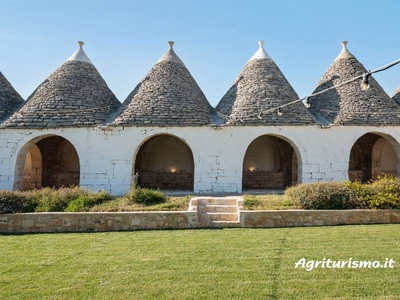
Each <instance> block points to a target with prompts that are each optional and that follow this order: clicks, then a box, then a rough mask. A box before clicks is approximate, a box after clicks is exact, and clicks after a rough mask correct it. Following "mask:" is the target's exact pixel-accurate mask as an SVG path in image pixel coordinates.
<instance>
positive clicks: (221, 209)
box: [199, 205, 238, 213]
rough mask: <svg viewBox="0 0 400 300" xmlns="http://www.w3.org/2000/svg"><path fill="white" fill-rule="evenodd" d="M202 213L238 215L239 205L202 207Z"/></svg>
mask: <svg viewBox="0 0 400 300" xmlns="http://www.w3.org/2000/svg"><path fill="white" fill-rule="evenodd" d="M200 207H201V208H200V209H199V210H200V211H206V212H225V213H237V212H238V207H237V205H206V206H200Z"/></svg>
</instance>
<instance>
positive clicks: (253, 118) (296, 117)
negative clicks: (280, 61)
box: [216, 42, 315, 126]
mask: <svg viewBox="0 0 400 300" xmlns="http://www.w3.org/2000/svg"><path fill="white" fill-rule="evenodd" d="M259 44H260V48H259V49H258V51H257V52H256V53H255V54H254V55H253V57H252V58H251V59H250V60H249V61H248V62H247V64H246V65H245V67H244V68H243V70H242V71H241V72H240V74H239V76H238V77H237V78H236V80H235V81H234V82H233V84H232V86H231V88H230V89H229V90H228V92H227V93H226V94H225V95H224V96H223V97H222V99H221V101H220V102H219V104H218V105H217V107H216V109H217V111H219V112H220V113H222V114H223V115H225V116H227V117H228V121H227V125H254V126H259V125H307V124H315V121H314V118H313V117H312V115H311V114H310V113H309V112H308V111H307V109H306V108H305V107H304V105H303V103H301V102H297V103H295V104H292V105H288V106H285V107H282V108H280V110H281V112H282V115H278V114H277V108H278V107H279V106H281V105H284V104H287V103H289V102H292V101H295V100H297V99H298V95H297V94H296V92H295V91H294V89H293V88H292V86H291V85H290V83H289V82H288V81H287V79H286V77H285V76H284V75H283V73H282V72H281V70H280V69H279V68H278V66H277V65H276V64H275V62H274V61H273V60H272V59H271V57H270V56H269V55H268V54H267V52H266V51H265V50H264V48H263V45H264V42H259ZM260 113H261V114H260Z"/></svg>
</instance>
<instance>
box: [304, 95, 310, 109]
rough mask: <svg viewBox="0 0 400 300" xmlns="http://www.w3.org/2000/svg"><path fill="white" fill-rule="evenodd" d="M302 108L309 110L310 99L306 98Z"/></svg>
mask: <svg viewBox="0 0 400 300" xmlns="http://www.w3.org/2000/svg"><path fill="white" fill-rule="evenodd" d="M304 106H305V107H306V108H310V106H311V103H310V97H307V98H306V103H305V104H304Z"/></svg>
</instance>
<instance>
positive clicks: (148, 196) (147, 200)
mask: <svg viewBox="0 0 400 300" xmlns="http://www.w3.org/2000/svg"><path fill="white" fill-rule="evenodd" d="M128 198H129V200H130V201H131V202H133V203H138V204H144V205H149V204H155V203H162V202H165V200H166V197H165V195H164V193H163V192H161V191H160V190H152V189H146V188H141V187H139V186H136V187H134V188H132V190H131V191H130V192H129V194H128Z"/></svg>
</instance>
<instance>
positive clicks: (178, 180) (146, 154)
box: [134, 134, 194, 191]
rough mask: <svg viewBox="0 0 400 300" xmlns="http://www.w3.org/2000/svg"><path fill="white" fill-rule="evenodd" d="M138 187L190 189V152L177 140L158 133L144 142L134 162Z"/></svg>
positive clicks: (191, 162)
mask: <svg viewBox="0 0 400 300" xmlns="http://www.w3.org/2000/svg"><path fill="white" fill-rule="evenodd" d="M134 174H138V179H137V180H138V182H137V183H138V184H139V185H140V186H141V187H146V188H158V189H167V190H191V191H192V190H193V186H194V160H193V154H192V150H191V149H190V148H189V146H188V145H187V144H186V143H185V142H183V141H182V140H180V139H179V138H177V137H175V136H172V135H167V134H162V135H156V136H154V137H152V138H150V139H149V140H147V141H146V142H145V143H144V144H143V145H142V146H141V147H140V149H139V151H138V153H137V155H136V159H135V171H134Z"/></svg>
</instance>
